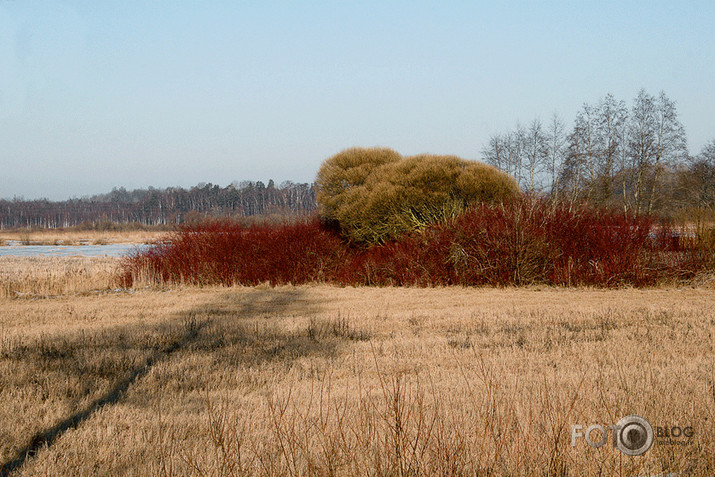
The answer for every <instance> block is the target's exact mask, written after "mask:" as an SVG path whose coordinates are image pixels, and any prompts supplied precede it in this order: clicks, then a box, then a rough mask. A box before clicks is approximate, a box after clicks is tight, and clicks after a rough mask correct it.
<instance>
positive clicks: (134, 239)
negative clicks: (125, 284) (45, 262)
mask: <svg viewBox="0 0 715 477" xmlns="http://www.w3.org/2000/svg"><path fill="white" fill-rule="evenodd" d="M166 233H167V232H166V231H163V232H162V231H153V230H131V229H127V230H63V229H32V230H23V229H19V230H2V231H0V246H3V245H8V244H9V243H19V244H21V245H107V244H115V243H133V244H146V243H152V242H154V241H156V240H157V239H158V238H160V237H161V236H163V235H165V234H166Z"/></svg>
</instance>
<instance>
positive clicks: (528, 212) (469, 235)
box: [123, 198, 715, 287]
mask: <svg viewBox="0 0 715 477" xmlns="http://www.w3.org/2000/svg"><path fill="white" fill-rule="evenodd" d="M331 224H332V226H331ZM714 260H715V259H714V258H713V254H712V252H711V250H707V249H705V248H703V247H701V246H700V245H699V242H698V241H697V240H693V239H691V238H689V237H687V236H684V235H683V234H682V233H678V232H677V230H676V229H675V228H673V227H672V226H669V225H667V224H657V225H656V224H654V221H653V219H651V218H649V217H643V216H641V217H635V216H628V215H625V214H623V213H616V212H609V211H605V210H602V209H597V208H593V207H586V206H584V207H580V208H569V207H567V206H562V205H553V204H550V203H548V202H545V201H539V200H534V199H528V198H527V199H522V200H517V201H513V202H509V203H503V204H481V205H478V206H473V207H470V208H468V209H466V211H465V212H463V213H462V214H460V215H458V216H457V217H455V218H452V219H449V220H445V221H443V222H440V223H435V224H432V225H428V226H426V227H424V228H422V229H421V230H418V231H414V232H410V233H406V234H403V235H402V236H401V237H400V238H399V239H397V240H391V241H388V242H386V243H384V244H378V245H372V246H368V247H365V246H359V245H356V244H355V243H353V242H350V241H346V240H344V239H342V238H341V234H340V230H339V229H337V228H335V227H334V223H331V222H324V221H321V220H319V219H318V218H314V219H311V220H309V221H306V222H302V223H295V224H278V225H269V224H262V225H245V224H244V225H241V224H236V223H229V222H213V223H209V224H204V225H200V226H195V227H183V228H181V229H179V230H178V231H177V232H175V233H174V234H173V235H172V236H170V237H169V238H168V239H167V240H165V241H164V242H162V243H159V244H158V245H155V246H153V247H152V248H150V249H149V250H147V251H145V252H143V253H140V254H137V255H135V256H133V257H131V258H129V259H127V261H126V262H125V264H124V267H123V280H124V283H125V284H127V285H130V284H132V283H133V282H134V281H135V280H136V279H137V278H140V277H141V278H143V279H146V278H149V279H151V280H154V281H169V282H187V283H193V284H225V285H231V284H244V285H255V284H259V283H264V282H269V283H271V284H285V283H293V284H299V283H310V282H331V283H337V284H341V285H379V286H385V285H394V286H442V285H465V286H482V285H488V286H508V285H516V286H521V285H529V284H548V285H558V286H600V287H618V286H626V285H631V286H649V285H655V284H657V283H662V282H666V281H682V280H688V279H692V278H694V277H695V276H696V275H697V274H698V273H700V272H703V271H707V270H712V267H713V265H714Z"/></svg>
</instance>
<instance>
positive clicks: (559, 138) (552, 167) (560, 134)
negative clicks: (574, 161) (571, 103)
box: [546, 113, 566, 202]
mask: <svg viewBox="0 0 715 477" xmlns="http://www.w3.org/2000/svg"><path fill="white" fill-rule="evenodd" d="M565 131H566V127H565V126H564V122H563V120H562V119H561V117H560V116H559V115H558V114H556V113H554V115H553V116H552V117H551V121H550V122H549V127H548V129H547V131H546V160H547V164H546V169H547V174H548V175H549V180H550V188H549V189H550V190H549V193H550V194H551V199H552V200H553V201H554V202H558V200H559V177H560V176H561V174H562V173H563V167H564V162H565V160H566V133H565Z"/></svg>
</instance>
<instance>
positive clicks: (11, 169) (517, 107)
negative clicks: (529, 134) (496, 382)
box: [0, 0, 715, 199]
mask: <svg viewBox="0 0 715 477" xmlns="http://www.w3.org/2000/svg"><path fill="white" fill-rule="evenodd" d="M713 25H715V1H713V0H705V1H677V2H676V1H672V0H671V1H643V2H627V1H618V2H608V1H597V2H580V1H564V2H500V1H486V2H481V1H472V2H453V1H448V0H443V1H434V2H420V1H392V2H391V1H387V0H385V1H379V2H372V1H350V2H341V1H325V2H308V1H305V2H298V1H294V2H274V1H255V2H254V1H250V2H249V1H240V0H236V1H225V2H219V1H211V0H204V1H183V2H182V1H179V0H174V1H151V0H147V1H131V0H130V1H126V0H124V1H117V2H115V1H108V0H99V1H98V0H74V1H61V0H57V1H31V0H30V1H26V0H0V197H4V198H11V197H13V196H15V195H17V196H24V197H25V198H37V197H48V198H50V199H64V198H68V197H71V196H77V197H80V196H84V195H90V194H95V193H100V192H107V191H109V190H110V189H111V188H112V187H113V186H124V187H127V188H129V189H131V188H136V187H147V186H150V185H151V186H155V187H166V186H175V185H178V186H184V187H187V186H191V185H195V184H197V183H199V182H213V183H216V184H220V185H222V186H226V185H228V184H229V183H230V182H232V181H234V180H263V181H267V180H268V179H269V178H272V179H274V180H275V181H276V183H280V182H282V181H283V180H293V181H296V182H309V181H312V180H313V178H314V177H315V173H316V171H317V169H318V167H319V165H320V163H321V162H322V161H323V160H324V159H325V158H326V157H328V156H330V155H332V154H334V153H336V152H338V151H340V150H341V149H344V148H346V147H350V146H374V145H382V146H389V147H392V148H395V149H396V150H398V151H399V152H401V153H403V154H416V153H421V152H431V153H444V154H457V155H460V156H462V157H465V158H470V159H478V158H479V151H480V149H481V147H482V145H483V144H484V143H485V142H486V141H487V139H488V137H489V135H490V134H493V133H495V132H500V131H504V130H507V129H510V128H512V127H513V126H514V125H515V124H516V122H517V121H519V120H520V121H522V122H524V123H527V122H529V121H530V120H531V119H533V118H534V117H537V116H538V117H541V118H542V119H543V120H546V119H548V118H549V117H550V116H551V114H552V113H554V112H559V113H560V114H561V115H562V116H563V118H564V119H565V120H566V121H567V123H569V125H570V123H571V121H572V119H573V116H574V114H575V112H576V111H577V110H578V109H579V107H580V106H581V104H582V103H583V102H595V101H597V100H598V98H600V97H602V96H603V95H605V94H606V93H609V92H611V93H613V94H614V95H615V96H616V97H617V98H619V99H624V100H626V101H627V102H629V103H630V102H631V100H632V98H633V97H635V95H636V94H637V92H638V90H639V89H640V88H646V90H648V92H650V93H651V94H657V93H658V92H659V91H661V90H664V91H665V92H666V94H667V95H668V96H669V97H670V98H671V99H673V100H675V101H676V103H677V107H678V111H679V113H680V119H681V121H682V122H683V124H684V126H685V128H686V131H687V133H688V142H689V147H690V150H691V152H697V151H699V150H700V148H701V147H702V146H703V145H704V144H705V142H707V141H708V140H710V139H713V138H715V80H714V78H715V33H713Z"/></svg>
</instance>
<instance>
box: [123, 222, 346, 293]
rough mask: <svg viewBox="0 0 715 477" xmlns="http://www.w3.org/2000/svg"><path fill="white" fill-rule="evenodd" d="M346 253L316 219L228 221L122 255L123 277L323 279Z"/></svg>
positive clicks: (226, 281)
mask: <svg viewBox="0 0 715 477" xmlns="http://www.w3.org/2000/svg"><path fill="white" fill-rule="evenodd" d="M344 253H345V249H344V246H343V244H342V241H341V240H340V238H339V235H338V234H337V233H336V232H335V231H331V230H329V229H328V228H326V227H324V226H323V225H322V224H321V222H320V221H319V220H318V219H312V220H310V221H305V222H300V223H293V224H279V225H269V224H253V225H246V224H240V223H236V222H229V221H214V222H207V223H203V224H201V225H196V226H184V227H181V228H179V229H178V230H177V231H176V232H174V233H173V234H171V235H170V236H168V237H167V238H166V239H165V240H163V241H162V242H160V243H158V244H156V245H153V246H152V247H150V248H149V249H148V250H146V251H144V252H140V253H137V254H135V255H133V256H131V257H129V258H128V259H127V260H125V262H124V264H123V267H122V270H123V274H122V280H123V283H124V284H125V285H127V286H129V285H131V284H133V283H134V282H135V281H136V280H137V279H140V280H146V279H149V280H151V281H161V282H182V283H191V284H198V285H204V284H223V285H232V284H245V285H256V284H259V283H263V282H270V283H272V284H285V283H305V282H315V281H324V280H326V279H329V278H330V277H332V276H334V275H335V273H336V271H335V269H336V268H337V267H339V266H340V260H341V258H342V257H343V255H344Z"/></svg>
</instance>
